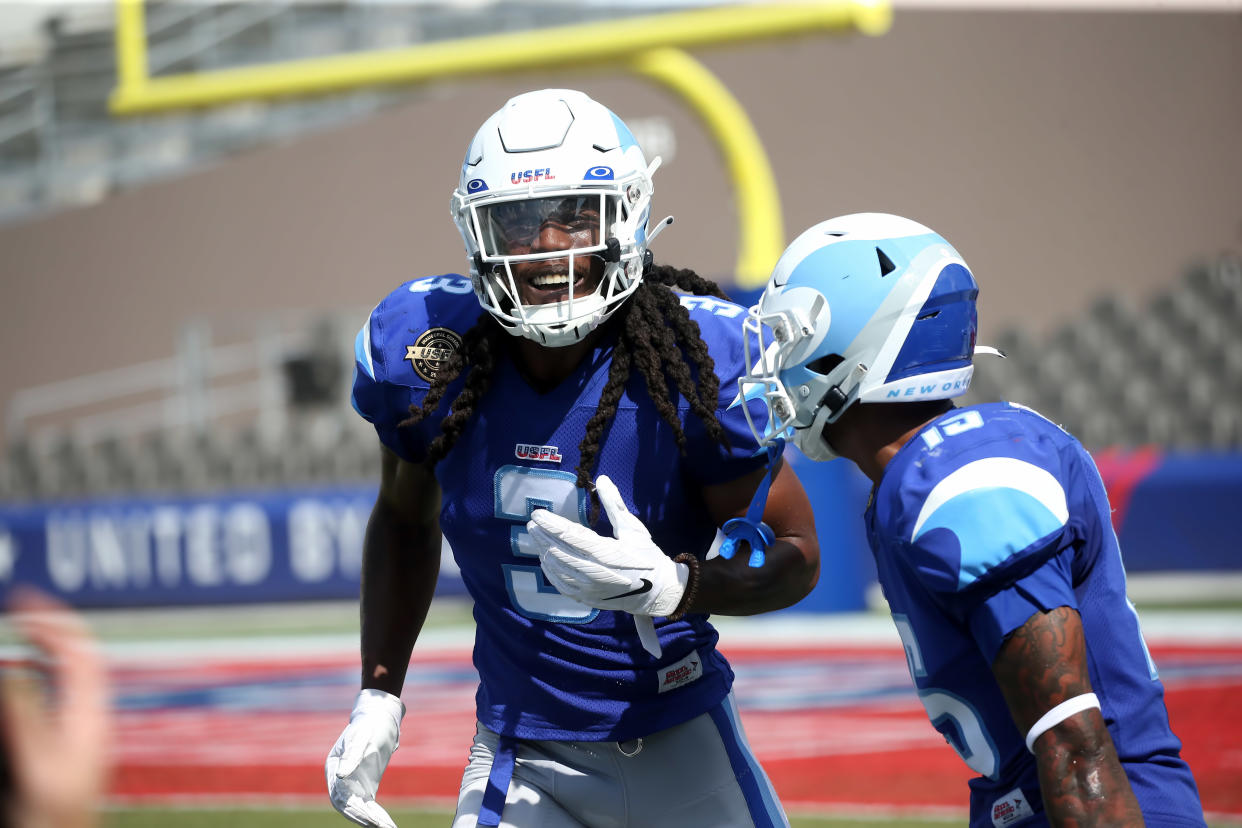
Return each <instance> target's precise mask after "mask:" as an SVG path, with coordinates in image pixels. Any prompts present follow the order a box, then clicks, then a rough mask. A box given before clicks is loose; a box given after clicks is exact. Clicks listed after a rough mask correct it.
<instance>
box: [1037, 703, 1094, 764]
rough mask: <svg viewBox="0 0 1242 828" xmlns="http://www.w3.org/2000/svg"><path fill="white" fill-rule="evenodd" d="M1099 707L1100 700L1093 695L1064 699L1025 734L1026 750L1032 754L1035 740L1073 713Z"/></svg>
mask: <svg viewBox="0 0 1242 828" xmlns="http://www.w3.org/2000/svg"><path fill="white" fill-rule="evenodd" d="M1099 706H1100V700H1099V699H1098V698H1097V697H1096V695H1095V693H1083V694H1082V695H1081V696H1074V697H1073V698H1072V699H1066V700H1065V701H1063V702H1061V703H1060V704H1058V705H1057V706H1056V707H1054V708H1052V709H1051V710H1049V711H1048V712H1047V713H1045V714H1044V715H1042V716H1040V717H1039V721H1037V722H1036V723H1035V726H1034V727H1032V728H1031V732H1030V733H1028V734H1026V749H1027V750H1029V751H1030V752H1031V753H1034V752H1035V740H1036V739H1038V738H1039V737H1040V736H1043V735H1044V734H1045V733H1047V732H1048V731H1049V730H1051V729H1052V728H1054V727H1056V726H1057V725H1059V724H1060V723H1061V722H1063V721H1065V720H1066V719H1068V718H1069V717H1070V716H1073V715H1074V714H1075V713H1081V712H1082V711H1084V710H1090V709H1091V708H1093V707H1095V708H1098V707H1099Z"/></svg>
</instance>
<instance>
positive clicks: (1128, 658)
mask: <svg viewBox="0 0 1242 828" xmlns="http://www.w3.org/2000/svg"><path fill="white" fill-rule="evenodd" d="M866 519H867V533H868V537H869V541H870V545H871V548H872V551H873V552H874V553H875V558H876V565H877V571H878V573H879V580H880V584H881V587H882V588H883V590H884V595H885V597H886V598H887V599H888V603H889V607H890V609H891V611H892V615H893V621H894V622H895V623H896V625H897V629H898V631H899V632H900V634H901V639H902V642H903V644H904V645H905V650H906V659H907V661H908V664H909V668H910V674H911V676H912V677H913V679H914V683H915V685H916V687H917V689H918V693H919V697H920V698H921V700H922V702H923V705H924V707H926V709H927V714H928V716H929V717H930V718H931V721H932V724H933V726H934V727H935V728H936V729H937V730H939V731H940V732H941V733H942V734H944V736H945V739H946V741H948V742H949V744H950V745H952V746H953V748H954V749H955V750H956V751H957V752H958V754H959V755H961V757H962V759H963V760H964V761H965V762H966V764H967V765H969V766H970V767H971V769H973V770H974V771H976V772H977V773H978V774H979V777H978V778H976V779H973V780H971V783H970V787H971V797H970V805H971V808H970V810H971V816H970V824H971V826H972V828H985V826H986V828H992V826H1007V825H1014V824H1021V825H1023V826H1027V825H1031V826H1034V825H1044V824H1046V820H1045V817H1044V814H1043V804H1042V801H1041V798H1040V793H1039V782H1038V778H1037V774H1036V764H1035V757H1034V756H1033V755H1032V754H1031V753H1030V751H1028V750H1027V748H1026V743H1025V738H1026V734H1025V733H1021V732H1019V731H1018V728H1017V726H1016V725H1015V724H1014V722H1013V719H1012V718H1011V716H1010V713H1009V709H1008V707H1007V705H1006V703H1005V699H1004V697H1003V696H1002V695H1001V691H1000V687H999V685H998V684H997V682H996V680H995V679H994V677H993V675H992V670H991V664H992V662H993V661H994V660H995V657H996V655H997V653H998V652H999V650H1000V647H1001V645H1002V644H1003V643H1004V641H1005V639H1006V637H1007V636H1008V635H1009V634H1010V633H1012V632H1013V631H1014V630H1016V629H1017V628H1018V627H1021V626H1022V625H1023V624H1024V623H1026V621H1027V620H1028V619H1029V618H1030V617H1031V615H1033V614H1034V613H1036V612H1039V611H1047V610H1052V609H1055V608H1057V607H1061V606H1065V607H1073V608H1075V609H1077V610H1078V612H1079V614H1080V615H1081V617H1082V626H1083V632H1084V634H1085V637H1086V643H1087V651H1088V663H1089V673H1090V679H1091V685H1092V688H1093V689H1094V691H1095V693H1096V695H1097V696H1098V697H1099V699H1100V707H1101V711H1102V713H1103V716H1104V720H1105V722H1106V723H1107V725H1108V730H1109V733H1110V734H1111V735H1112V739H1113V743H1114V744H1115V745H1116V747H1117V753H1118V755H1119V757H1120V758H1121V762H1122V765H1123V767H1124V768H1125V771H1126V774H1127V776H1128V777H1129V779H1130V783H1131V786H1132V787H1133V789H1134V792H1135V794H1136V795H1137V797H1138V801H1139V804H1140V806H1141V807H1142V809H1143V814H1144V816H1145V817H1146V821H1147V824H1148V825H1149V826H1154V825H1169V826H1174V825H1177V826H1189V825H1198V826H1202V825H1203V824H1204V822H1203V812H1202V807H1201V805H1200V803H1199V795H1198V791H1197V789H1196V787H1195V782H1194V779H1193V777H1192V776H1191V773H1190V769H1189V768H1188V767H1187V765H1186V763H1185V761H1183V760H1182V758H1181V756H1180V750H1181V743H1180V742H1179V741H1178V739H1177V737H1176V736H1174V735H1173V732H1172V731H1171V730H1170V728H1169V719H1168V712H1167V710H1166V708H1165V705H1164V688H1163V686H1162V685H1161V683H1160V680H1159V678H1158V677H1157V674H1156V667H1155V665H1154V664H1153V662H1152V660H1151V657H1150V655H1149V654H1148V652H1147V646H1146V644H1145V643H1144V642H1143V637H1142V634H1141V632H1140V630H1139V622H1138V616H1137V614H1136V613H1135V611H1134V607H1133V606H1132V605H1131V604H1130V602H1129V599H1128V598H1127V597H1126V576H1125V570H1124V569H1123V567H1122V561H1121V553H1120V550H1119V548H1118V545H1117V538H1116V535H1115V534H1114V533H1113V527H1112V523H1111V520H1110V509H1109V504H1108V498H1107V495H1106V493H1105V490H1104V484H1103V482H1102V481H1101V480H1100V476H1099V473H1098V472H1097V471H1096V467H1095V464H1094V462H1093V461H1092V459H1091V457H1090V455H1089V454H1088V453H1087V452H1086V450H1085V449H1084V448H1083V447H1082V445H1081V444H1080V443H1079V442H1078V441H1077V440H1075V439H1074V438H1073V437H1072V436H1070V435H1069V434H1067V433H1066V432H1065V431H1063V430H1062V429H1060V428H1059V427H1057V426H1056V425H1054V424H1053V423H1051V422H1049V421H1048V420H1046V419H1044V418H1043V417H1041V416H1040V415H1038V414H1036V413H1035V412H1033V411H1031V410H1030V409H1027V408H1024V407H1022V406H1018V405H1014V404H1010V403H990V404H986V405H977V406H970V407H966V408H959V409H954V410H953V411H951V412H949V413H947V414H945V415H944V416H942V417H940V418H938V419H937V420H935V421H934V422H932V423H930V424H929V425H928V426H926V427H925V428H923V429H922V430H921V431H920V432H919V433H918V434H917V435H916V436H915V437H914V438H913V439H912V440H910V441H909V442H908V443H907V444H906V445H905V446H904V447H902V449H901V450H900V451H899V452H898V453H897V455H896V456H895V457H894V458H893V459H892V461H890V463H889V465H888V466H887V468H886V469H885V471H884V475H883V477H882V478H881V480H880V483H879V485H878V486H877V487H876V490H875V492H874V494H873V499H872V503H871V504H870V505H869V506H868V508H867V517H866Z"/></svg>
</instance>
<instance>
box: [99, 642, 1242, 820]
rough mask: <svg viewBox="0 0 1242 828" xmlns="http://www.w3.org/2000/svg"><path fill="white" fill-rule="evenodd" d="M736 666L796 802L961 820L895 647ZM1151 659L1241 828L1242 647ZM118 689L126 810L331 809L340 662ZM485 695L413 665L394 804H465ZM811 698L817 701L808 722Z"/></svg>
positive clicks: (426, 663) (443, 664)
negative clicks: (131, 806) (328, 787)
mask: <svg viewBox="0 0 1242 828" xmlns="http://www.w3.org/2000/svg"><path fill="white" fill-rule="evenodd" d="M727 654H728V657H729V658H730V660H731V661H732V662H733V664H734V666H735V668H736V669H737V672H738V684H737V698H738V703H739V707H740V708H741V710H742V718H743V722H744V724H745V727H746V730H747V735H748V738H749V740H750V742H751V745H752V746H753V747H754V749H755V751H756V753H757V754H758V755H759V757H760V759H761V760H762V761H763V763H764V766H765V768H766V769H767V771H768V773H769V774H770V776H771V778H772V781H773V783H774V784H775V786H776V788H777V790H778V792H779V793H780V794H781V797H782V799H783V800H785V801H786V802H789V803H799V804H801V805H821V806H828V807H831V806H833V805H837V806H840V805H850V806H863V807H866V806H877V807H880V806H885V807H892V806H898V807H900V806H907V807H916V808H917V807H931V808H953V807H959V808H960V807H964V805H965V802H966V796H967V788H966V781H967V780H968V779H969V778H970V776H971V772H970V771H969V770H968V769H967V768H966V767H965V765H964V764H963V763H962V762H961V760H960V759H958V757H957V756H956V754H955V753H954V752H953V751H952V750H951V749H949V748H948V746H946V745H945V744H944V742H943V739H942V738H941V736H940V735H939V734H938V733H936V732H935V731H934V730H933V729H932V728H931V727H930V726H929V725H928V723H927V719H926V715H925V714H924V712H923V709H922V707H921V706H920V705H919V703H918V701H917V698H916V697H915V695H914V694H913V693H912V692H909V689H910V688H909V676H908V674H906V672H905V669H906V668H905V659H904V655H903V653H902V651H901V649H900V648H899V647H893V646H879V647H810V646H799V647H795V648H780V647H764V648H755V647H730V648H728V649H727ZM1153 655H1154V657H1155V658H1156V661H1157V663H1158V664H1160V665H1161V666H1162V668H1167V669H1166V671H1165V681H1166V686H1167V688H1168V693H1167V704H1168V707H1169V713H1170V719H1171V721H1172V723H1173V728H1174V731H1175V732H1176V733H1177V734H1178V735H1179V736H1180V737H1181V739H1182V741H1183V743H1184V745H1185V748H1184V755H1185V757H1186V759H1187V761H1188V762H1189V763H1190V764H1191V767H1192V768H1193V769H1194V771H1195V775H1196V778H1197V780H1198V783H1199V787H1200V792H1201V794H1202V797H1203V802H1204V806H1205V808H1206V809H1207V810H1208V811H1210V812H1214V813H1217V814H1226V815H1231V816H1242V785H1239V784H1238V779H1239V778H1242V738H1239V737H1240V734H1242V646H1228V645H1211V646H1206V647H1191V646H1157V647H1154V648H1153ZM114 675H115V678H116V683H117V687H118V700H119V702H120V703H121V704H122V705H123V709H122V710H121V711H120V712H119V713H118V736H119V739H118V744H119V749H118V754H117V763H118V764H117V768H116V772H115V775H114V777H113V782H112V786H111V791H112V794H113V795H114V796H115V797H117V798H118V799H119V800H124V801H128V802H142V801H160V800H167V799H169V798H177V797H185V798H190V799H192V798H196V797H209V798H210V797H218V798H220V799H225V800H227V799H230V798H232V799H246V798H255V797H258V798H263V797H269V798H272V799H275V798H279V797H307V798H311V799H314V798H317V797H321V796H323V791H324V781H323V760H324V758H325V757H326V755H327V752H328V750H329V748H330V747H331V746H332V743H333V742H334V741H335V739H336V737H337V736H338V735H339V733H340V730H341V728H342V727H343V726H344V723H345V721H346V718H347V714H348V707H349V704H350V700H351V699H352V698H353V694H354V687H355V686H356V684H355V682H356V678H355V675H356V664H355V663H354V662H353V660H352V659H351V658H345V657H337V658H334V659H314V660H307V659H291V660H282V659H275V660H273V659H272V658H270V657H268V656H264V657H259V656H255V657H254V658H233V659H228V660H225V661H215V662H210V663H206V662H203V663H197V662H194V661H192V660H189V659H182V660H180V663H177V664H167V663H165V664H158V665H155V666H152V665H150V664H130V665H122V666H119V667H118V668H117V669H116V671H115V673H114ZM475 681H476V678H475V676H474V674H473V670H472V668H471V666H470V659H469V653H468V652H466V651H464V650H463V651H461V652H458V653H452V654H445V653H436V654H434V655H431V656H422V657H417V658H416V659H415V663H414V665H413V666H412V669H411V673H410V680H409V681H408V682H407V688H406V693H405V700H406V703H407V705H408V706H409V713H408V714H407V716H406V719H405V724H404V727H403V730H402V749H401V750H399V751H397V753H396V754H395V755H394V757H393V761H392V764H391V766H390V768H389V771H388V773H387V774H386V775H385V777H384V789H383V790H384V793H385V795H386V796H388V797H391V798H393V799H397V800H407V801H408V800H426V801H436V802H444V801H446V800H447V801H453V800H454V799H455V798H456V793H457V788H458V785H459V783H460V778H461V771H462V768H463V767H464V765H465V762H466V758H467V751H468V749H469V745H470V736H471V734H472V733H473V731H474V684H475ZM803 690H805V691H807V692H808V693H810V694H811V695H810V696H808V697H807V698H809V699H810V700H809V701H807V702H806V704H805V705H802V706H800V704H801V702H799V699H801V698H803V697H802V696H801V695H799V693H800V692H801V691H803ZM815 693H820V694H826V695H820V696H816V695H815ZM851 693H857V694H859V698H858V699H857V700H854V698H853V696H851V695H850V694H851ZM164 700H167V704H165V703H164ZM291 707H293V708H294V709H290V708H291Z"/></svg>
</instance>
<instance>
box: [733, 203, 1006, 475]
mask: <svg viewBox="0 0 1242 828" xmlns="http://www.w3.org/2000/svg"><path fill="white" fill-rule="evenodd" d="M978 294H979V287H978V285H977V284H976V282H975V278H974V276H973V275H972V274H971V272H970V269H969V268H967V266H966V263H965V262H964V261H963V260H962V257H961V256H960V255H959V254H958V252H957V251H956V250H955V249H954V248H953V246H952V245H950V244H949V243H948V242H947V241H945V239H944V238H943V237H941V236H940V235H939V234H937V233H935V232H933V231H932V230H930V229H928V228H927V227H924V226H923V225H921V224H918V223H917V222H914V221H911V220H909V219H905V218H901V217H900V216H894V215H888V214H885V213H856V214H853V215H848V216H841V217H838V218H834V219H829V220H828V221H824V222H821V223H819V224H817V225H815V226H814V227H812V228H810V229H809V230H807V231H806V232H805V233H803V234H802V235H801V236H799V237H798V238H797V239H795V240H794V242H793V243H792V244H791V245H790V246H789V247H788V248H787V249H786V250H785V252H784V254H783V255H782V256H781V258H780V261H778V262H777V264H776V268H775V270H774V271H773V273H772V277H771V278H770V279H769V281H768V285H767V288H766V289H765V290H764V292H763V295H762V296H761V297H760V299H759V303H758V304H757V305H755V306H754V307H752V308H751V309H750V312H749V315H748V317H747V319H746V322H745V323H744V327H745V331H746V337H745V348H746V364H747V365H753V366H754V367H753V368H752V369H751V371H750V373H749V374H747V375H746V376H744V377H742V379H741V380H740V381H739V382H740V384H741V389H742V395H743V396H744V397H746V398H749V399H753V398H756V397H762V398H763V399H764V400H765V401H766V403H767V407H768V417H767V421H766V422H765V423H763V424H757V423H755V422H754V421H753V420H752V421H751V423H750V425H751V429H752V431H754V432H755V436H756V438H757V439H758V440H759V441H760V443H761V444H767V443H770V442H772V441H773V440H775V439H776V438H778V437H782V436H787V435H789V433H790V432H791V431H792V439H793V441H794V443H795V445H797V446H798V448H799V449H801V450H802V452H803V453H804V454H806V455H807V456H808V457H810V458H811V459H814V460H827V459H831V458H832V457H834V456H835V454H834V452H833V451H832V449H831V447H830V446H829V445H828V443H827V441H826V440H824V438H823V428H824V425H825V424H827V423H832V422H835V421H836V420H837V419H838V418H840V416H841V415H842V414H843V413H845V411H846V410H847V409H848V408H849V407H850V406H851V405H853V404H854V403H857V402H868V403H873V402H912V401H916V400H936V399H945V398H948V397H955V396H957V395H959V394H962V393H964V392H965V391H966V390H967V389H968V388H969V387H970V379H971V375H972V374H973V372H974V366H973V364H972V361H971V360H972V358H973V355H974V354H975V353H976V352H979V353H997V352H996V351H995V350H994V349H992V348H986V347H984V346H979V347H976V345H975V334H976V331H977V328H978V321H977V315H976V310H975V299H976V297H977V296H978Z"/></svg>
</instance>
